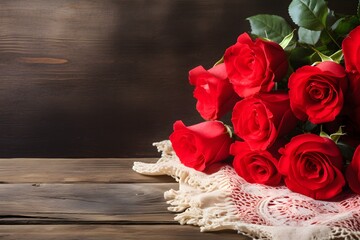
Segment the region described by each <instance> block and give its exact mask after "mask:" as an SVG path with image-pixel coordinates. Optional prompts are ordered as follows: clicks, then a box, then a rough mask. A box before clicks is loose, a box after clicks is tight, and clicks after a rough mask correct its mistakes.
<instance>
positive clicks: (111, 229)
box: [0, 224, 250, 240]
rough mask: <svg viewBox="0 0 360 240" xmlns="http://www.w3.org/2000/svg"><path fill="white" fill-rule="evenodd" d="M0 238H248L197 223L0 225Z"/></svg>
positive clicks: (11, 239) (86, 239)
mask: <svg viewBox="0 0 360 240" xmlns="http://www.w3.org/2000/svg"><path fill="white" fill-rule="evenodd" d="M0 239H8V240H15V239H16V240H23V239H26V240H28V239H32V240H38V239H48V240H60V239H61V240H65V239H66V240H68V239H84V240H90V239H91V240H93V239H102V240H114V239H129V240H137V239H148V240H168V239H171V240H189V239H207V240H218V239H224V240H227V239H229V240H233V239H234V240H235V239H236V240H249V239H250V238H248V237H245V236H243V235H239V234H235V231H226V232H224V231H223V232H212V233H209V232H207V233H201V232H200V231H199V229H198V228H197V227H193V226H180V225H93V224H92V225H91V224H90V225H41V226H39V225H14V226H7V225H0Z"/></svg>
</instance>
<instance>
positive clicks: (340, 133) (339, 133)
mask: <svg viewBox="0 0 360 240" xmlns="http://www.w3.org/2000/svg"><path fill="white" fill-rule="evenodd" d="M343 128H344V126H340V127H339V130H338V131H337V132H336V133H332V134H330V138H331V139H332V140H333V141H334V142H335V143H338V141H339V140H340V137H341V136H344V135H346V133H344V132H343Z"/></svg>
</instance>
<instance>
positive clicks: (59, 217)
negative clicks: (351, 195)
mask: <svg viewBox="0 0 360 240" xmlns="http://www.w3.org/2000/svg"><path fill="white" fill-rule="evenodd" d="M134 161H142V162H155V161H156V159H154V158H141V159H139V158H136V159H135V158H117V159H115V158H112V159H110V158H106V159H44V158H40V159H34V158H31V159H0V182H1V184H0V196H1V197H0V238H1V239H17V240H19V239H120V238H121V239H156V240H158V239H179V240H180V239H186V240H188V239H207V240H211V239H219V238H221V239H238V240H239V239H240V240H241V239H243V240H244V239H249V238H247V237H245V236H242V235H239V234H237V233H236V232H235V231H225V232H211V233H201V232H200V230H199V228H198V227H195V226H187V225H186V226H185V225H184V226H182V225H180V224H179V223H178V222H176V221H174V220H173V218H174V213H172V212H169V211H168V210H167V204H166V202H165V200H164V197H163V193H164V191H166V190H169V189H170V188H174V189H177V188H178V185H177V183H176V182H175V180H173V179H172V178H171V177H168V176H157V177H151V176H143V175H141V174H138V173H136V172H134V171H132V169H131V167H132V165H133V162H134Z"/></svg>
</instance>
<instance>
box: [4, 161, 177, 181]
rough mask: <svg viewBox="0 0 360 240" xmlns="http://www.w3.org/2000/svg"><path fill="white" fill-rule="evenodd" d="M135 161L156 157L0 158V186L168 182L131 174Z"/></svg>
mask: <svg viewBox="0 0 360 240" xmlns="http://www.w3.org/2000/svg"><path fill="white" fill-rule="evenodd" d="M135 161H139V162H147V163H154V162H156V161H157V158H137V159H136V158H122V159H119V158H116V159H115V158H113V159H109V158H106V159H105V158H100V159H99V158H97V159H96V158H92V159H41V158H38V159H34V158H31V159H0V182H1V183H144V182H163V183H164V182H170V183H174V182H175V180H174V179H173V178H171V177H167V176H145V175H141V174H139V173H136V172H134V171H132V166H133V163H134V162H135Z"/></svg>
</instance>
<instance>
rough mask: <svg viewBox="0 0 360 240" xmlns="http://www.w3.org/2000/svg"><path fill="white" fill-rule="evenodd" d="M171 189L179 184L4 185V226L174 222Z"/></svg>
mask: <svg viewBox="0 0 360 240" xmlns="http://www.w3.org/2000/svg"><path fill="white" fill-rule="evenodd" d="M170 188H173V189H177V184H169V183H141V184H140V183H139V184H97V183H89V184H38V185H37V184H1V185H0V196H1V198H0V224H16V223H17V224H18V223H39V224H40V223H42V224H45V223H54V222H58V223H64V222H68V223H74V222H77V223H79V222H84V223H91V222H98V223H99V222H112V223H114V222H117V223H132V222H138V223H139V222H142V223H154V222H155V223H159V222H163V223H164V222H166V223H173V222H174V220H173V218H174V214H173V213H171V212H169V211H168V210H167V204H166V203H165V200H164V197H163V193H164V191H166V190H169V189H170Z"/></svg>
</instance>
